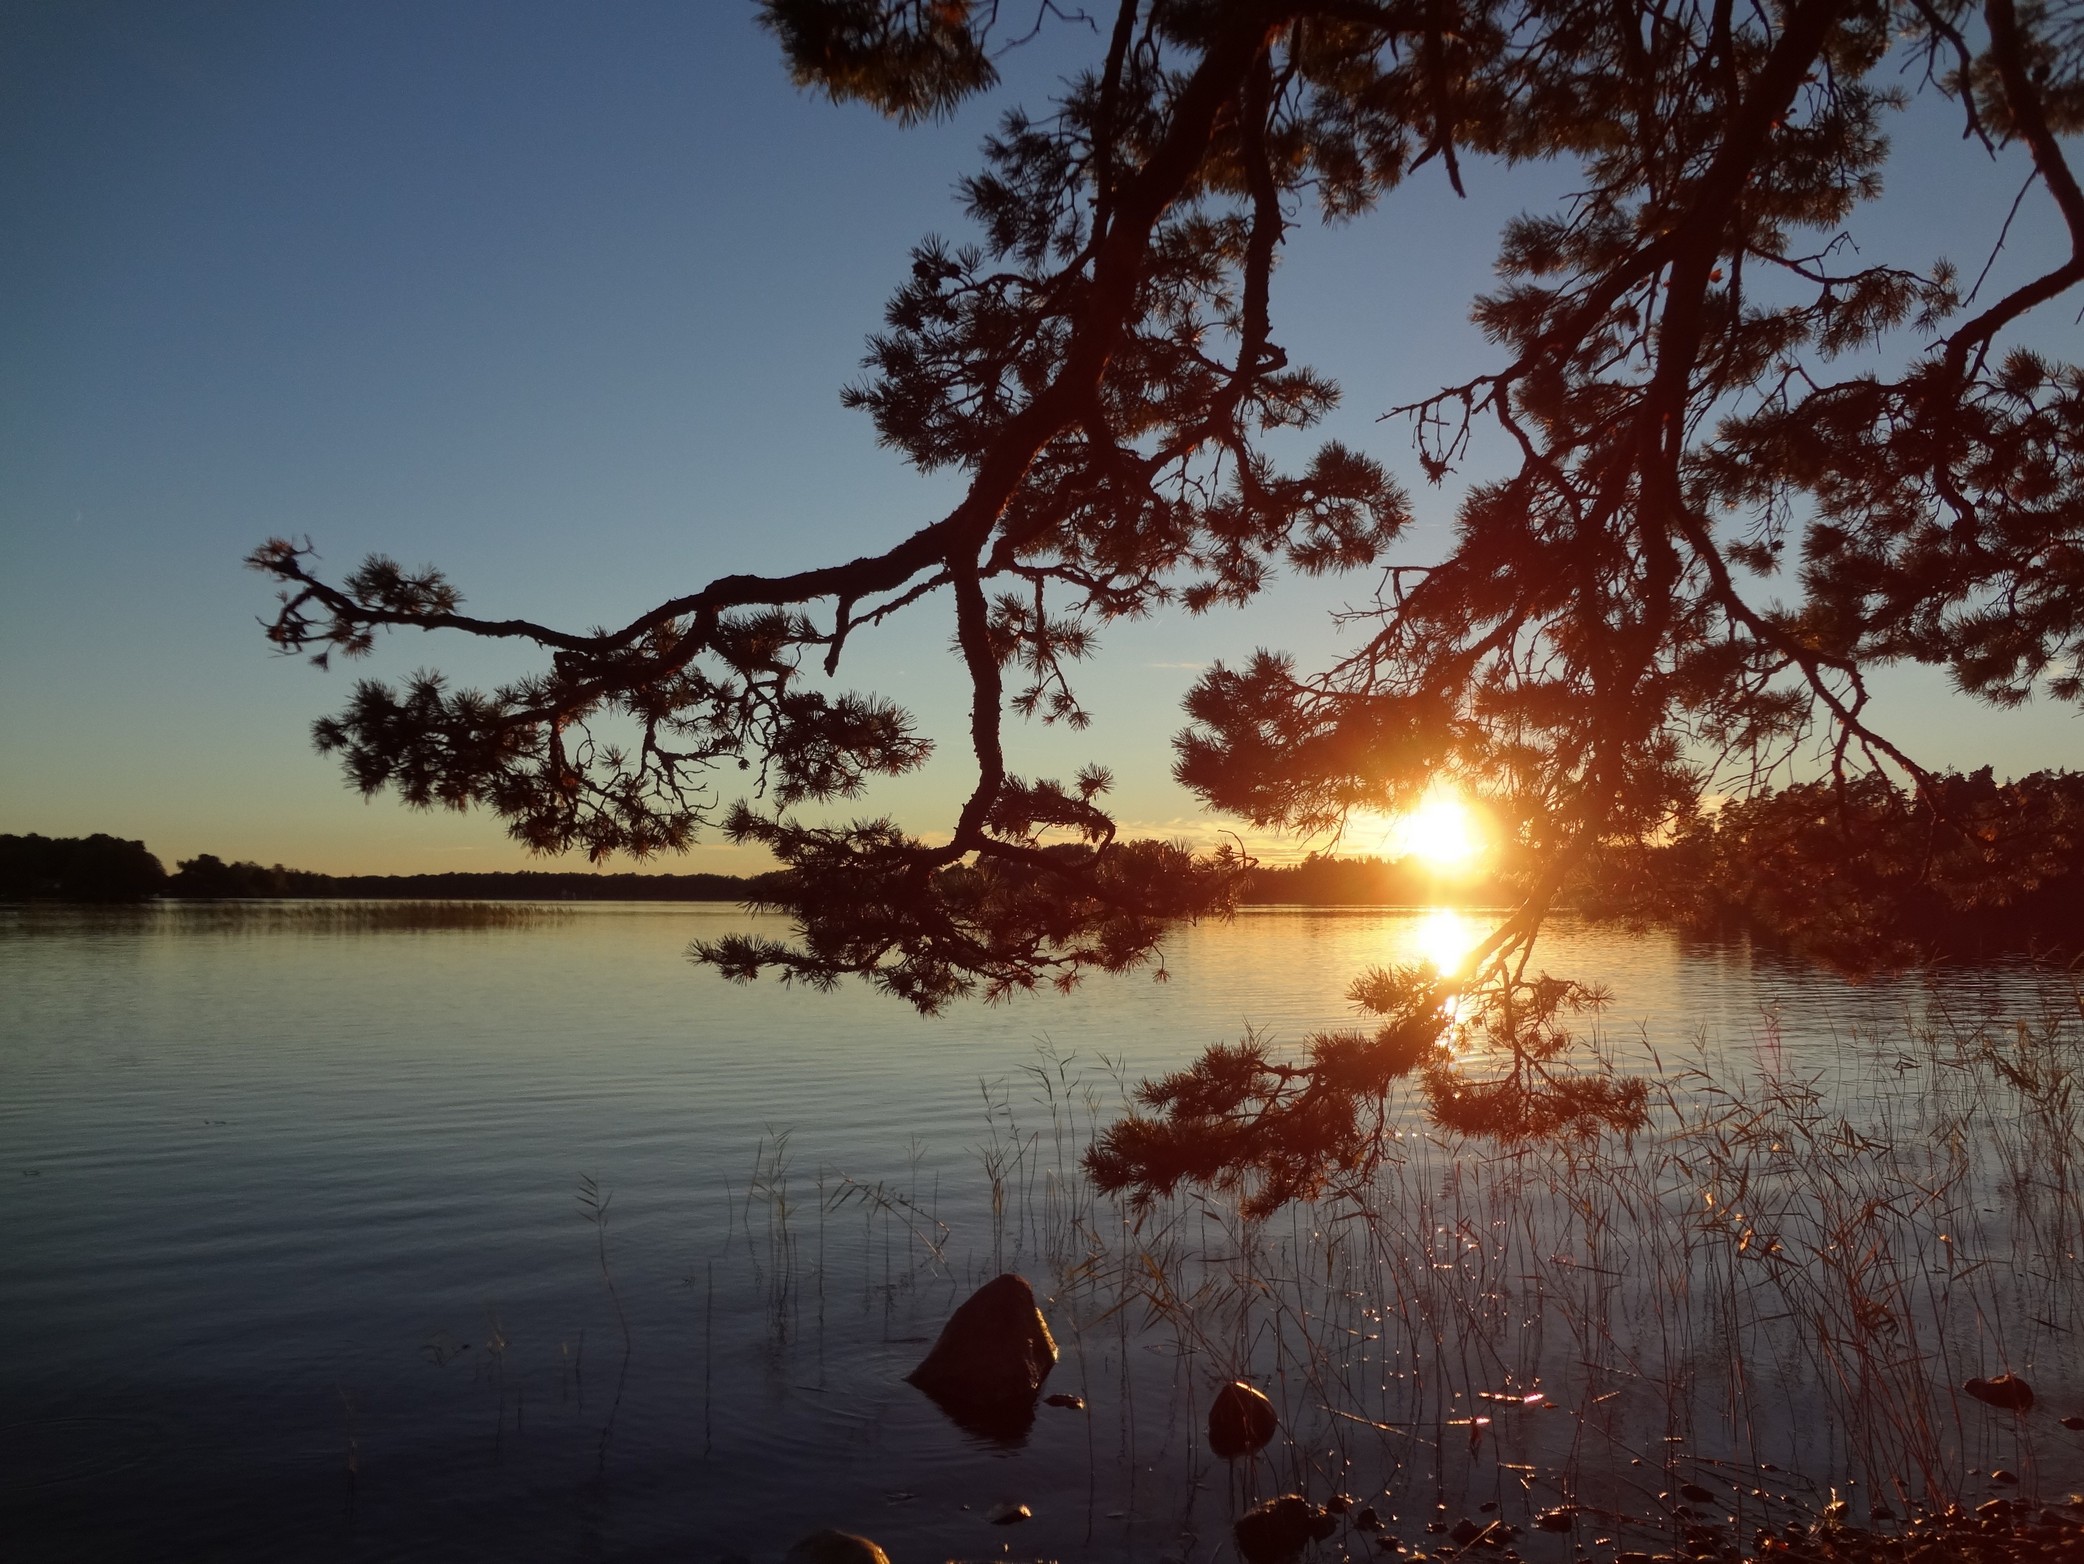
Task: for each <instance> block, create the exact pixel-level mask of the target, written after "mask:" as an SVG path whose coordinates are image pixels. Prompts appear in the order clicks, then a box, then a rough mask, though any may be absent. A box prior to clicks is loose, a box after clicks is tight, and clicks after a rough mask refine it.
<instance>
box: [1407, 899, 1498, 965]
mask: <svg viewBox="0 0 2084 1564" xmlns="http://www.w3.org/2000/svg"><path fill="white" fill-rule="evenodd" d="M1489 932H1490V927H1489V925H1488V924H1487V923H1485V922H1484V921H1483V920H1481V919H1478V918H1472V917H1470V916H1469V914H1468V913H1466V912H1457V911H1455V910H1454V909H1453V908H1452V907H1435V908H1434V909H1433V910H1432V911H1431V912H1429V913H1427V914H1426V915H1425V916H1424V917H1423V918H1421V919H1420V920H1419V921H1418V923H1417V924H1416V925H1415V926H1413V928H1412V930H1411V933H1410V936H1409V939H1410V943H1409V945H1408V946H1407V947H1406V949H1407V951H1408V952H1409V955H1411V956H1415V957H1417V958H1418V959H1419V960H1420V961H1423V962H1425V963H1427V964H1428V965H1430V966H1431V967H1432V969H1433V970H1434V971H1435V972H1438V973H1441V974H1443V975H1445V976H1449V977H1452V976H1456V975H1458V974H1459V973H1460V971H1461V968H1462V965H1463V963H1464V962H1466V961H1467V960H1468V958H1469V953H1470V952H1471V951H1473V950H1474V949H1476V947H1477V946H1478V945H1479V944H1480V943H1482V940H1483V937H1484V935H1486V934H1488V933H1489Z"/></svg>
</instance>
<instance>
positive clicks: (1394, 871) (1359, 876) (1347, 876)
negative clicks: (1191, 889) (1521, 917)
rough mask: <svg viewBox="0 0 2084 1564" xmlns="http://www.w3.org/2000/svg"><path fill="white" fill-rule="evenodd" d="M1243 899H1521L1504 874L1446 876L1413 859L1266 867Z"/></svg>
mask: <svg viewBox="0 0 2084 1564" xmlns="http://www.w3.org/2000/svg"><path fill="white" fill-rule="evenodd" d="M1239 900H1241V901H1243V902H1246V903H1248V904H1251V905H1255V906H1284V905H1285V906H1306V907H1368V906H1376V907H1420V906H1425V907H1438V906H1456V907H1506V906H1510V905H1511V904H1512V903H1514V902H1516V901H1518V900H1519V892H1518V890H1517V888H1516V887H1515V886H1514V884H1513V883H1512V882H1511V881H1510V880H1509V879H1507V878H1506V877H1505V876H1503V875H1482V876H1478V877H1475V878H1471V877H1468V876H1452V877H1450V876H1445V875H1440V874H1436V873H1434V872H1433V871H1431V870H1430V869H1428V868H1426V867H1425V865H1423V864H1422V863H1420V862H1419V861H1417V860H1416V859H1411V858H1333V857H1328V856H1327V857H1320V856H1318V855H1317V854H1316V853H1312V854H1310V856H1309V857H1307V858H1305V859H1304V860H1303V861H1302V862H1301V863H1294V864H1282V865H1278V866H1276V865H1268V864H1261V865H1259V866H1258V867H1257V868H1254V869H1252V870H1251V871H1249V872H1248V873H1247V874H1246V876H1245V881H1244V889H1243V891H1242V892H1241V894H1240V896H1239Z"/></svg>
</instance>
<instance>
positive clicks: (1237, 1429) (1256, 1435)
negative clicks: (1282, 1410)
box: [1208, 1379, 1281, 1461]
mask: <svg viewBox="0 0 2084 1564" xmlns="http://www.w3.org/2000/svg"><path fill="white" fill-rule="evenodd" d="M1280 1426H1281V1420H1280V1418H1279V1417H1277V1416H1276V1415H1275V1414H1274V1404H1273V1403H1272V1402H1271V1401H1269V1400H1267V1399H1266V1397H1265V1396H1263V1395H1261V1394H1260V1393H1259V1392H1258V1391H1256V1390H1254V1389H1253V1388H1252V1387H1251V1386H1250V1385H1248V1384H1246V1383H1245V1382H1244V1381H1243V1380H1241V1379H1234V1380H1232V1381H1231V1382H1230V1383H1229V1384H1227V1385H1225V1386H1224V1387H1223V1388H1222V1389H1221V1390H1219V1391H1217V1392H1216V1399H1215V1400H1214V1401H1212V1402H1211V1403H1209V1409H1208V1447H1209V1449H1211V1450H1213V1451H1214V1452H1215V1453H1216V1454H1217V1455H1219V1456H1221V1457H1222V1458H1223V1459H1224V1460H1226V1461H1235V1460H1236V1459H1237V1458H1238V1457H1239V1456H1245V1455H1251V1454H1253V1453H1254V1452H1255V1451H1259V1450H1264V1449H1265V1448H1266V1442H1267V1441H1268V1440H1269V1439H1271V1438H1273V1436H1274V1430H1275V1429H1277V1428H1279V1427H1280Z"/></svg>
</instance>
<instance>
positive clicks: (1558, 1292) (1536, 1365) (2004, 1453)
mask: <svg viewBox="0 0 2084 1564" xmlns="http://www.w3.org/2000/svg"><path fill="white" fill-rule="evenodd" d="M2057 999H2059V1000H2060V1002H2059V1003H2057V1002H2055V1001H2056V1000H2057ZM2080 1047H2084V1005H2080V1003H2079V1001H2078V998H2077V995H2076V993H2075V991H2074V990H2068V991H2064V992H2061V993H2059V994H2056V995H2051V997H2050V1002H2049V1003H2047V1004H2046V1005H2045V1006H2044V1009H2043V1012H2042V1014H2040V1015H2039V1016H2038V1017H2037V1018H2035V1019H2033V1020H2029V1021H2015V1022H2012V1023H2010V1024H2008V1025H2005V1026H2001V1027H1995V1028H1983V1027H1963V1026H1957V1025H1955V1024H1953V1023H1951V1022H1950V1021H1949V1020H1947V1018H1945V1017H1943V1016H1941V1017H1937V1018H1935V1019H1934V1020H1932V1021H1931V1022H1930V1023H1928V1024H1917V1025H1909V1024H1906V1027H1905V1030H1904V1031H1903V1033H1902V1034H1901V1035H1900V1036H1899V1037H1893V1038H1886V1039H1885V1038H1879V1037H1870V1038H1852V1039H1846V1040H1845V1041H1844V1043H1843V1044H1842V1046H1841V1047H1840V1048H1839V1049H1838V1050H1837V1051H1836V1054H1835V1057H1833V1058H1831V1059H1829V1060H1827V1061H1819V1062H1817V1063H1815V1064H1814V1065H1813V1066H1812V1068H1811V1069H1810V1071H1809V1073H1806V1074H1804V1073H1796V1072H1792V1071H1790V1070H1788V1069H1786V1068H1785V1067H1784V1066H1782V1067H1779V1068H1776V1067H1775V1062H1776V1061H1777V1060H1779V1058H1780V1055H1779V1053H1778V1051H1777V1050H1774V1049H1761V1050H1760V1052H1759V1063H1758V1066H1757V1068H1755V1069H1754V1070H1752V1071H1750V1072H1749V1073H1748V1074H1744V1075H1741V1076H1733V1074H1732V1065H1731V1056H1729V1055H1722V1056H1719V1057H1718V1056H1716V1055H1714V1054H1711V1053H1710V1052H1709V1051H1707V1050H1706V1049H1705V1048H1702V1049H1700V1050H1698V1051H1697V1052H1696V1053H1695V1055H1694V1056H1693V1057H1692V1058H1690V1059H1688V1060H1685V1061H1683V1062H1672V1061H1659V1060H1656V1059H1655V1057H1654V1055H1650V1054H1649V1052H1648V1050H1647V1048H1646V1049H1644V1050H1643V1052H1644V1054H1645V1058H1644V1059H1643V1063H1645V1064H1646V1065H1651V1066H1662V1068H1659V1069H1658V1070H1657V1073H1656V1075H1655V1080H1656V1083H1657V1091H1656V1106H1655V1113H1654V1115H1653V1120H1652V1124H1651V1126H1650V1128H1649V1129H1648V1131H1647V1132H1645V1133H1643V1134H1640V1135H1638V1136H1637V1137H1635V1138H1634V1139H1633V1141H1632V1142H1622V1141H1617V1140H1612V1139H1608V1140H1601V1141H1596V1142H1592V1141H1564V1142H1558V1143H1550V1144H1539V1145H1526V1146H1515V1147H1509V1148H1500V1147H1497V1146H1494V1145H1486V1144H1483V1143H1480V1142H1475V1141H1470V1140H1466V1139H1460V1138H1455V1137H1450V1136H1446V1135H1443V1134H1441V1133H1440V1132H1438V1131H1435V1130H1432V1129H1429V1128H1427V1127H1425V1126H1423V1125H1422V1124H1421V1123H1420V1122H1418V1121H1417V1120H1416V1119H1415V1117H1410V1116H1405V1117H1403V1118H1402V1119H1400V1120H1398V1121H1396V1122H1397V1124H1398V1127H1397V1129H1396V1130H1395V1136H1396V1139H1395V1142H1394V1149H1393V1154H1392V1156H1391V1158H1390V1159H1389V1161H1388V1163H1387V1165H1386V1166H1384V1167H1383V1168H1382V1169H1381V1171H1380V1172H1379V1174H1378V1175H1377V1176H1375V1177H1373V1178H1372V1179H1370V1180H1368V1181H1367V1182H1365V1183H1360V1184H1355V1185H1353V1186H1352V1187H1348V1188H1345V1189H1340V1190H1337V1191H1335V1192H1332V1193H1331V1194H1329V1195H1328V1196H1327V1197H1326V1198H1324V1199H1321V1200H1319V1201H1317V1202H1315V1203H1313V1204H1310V1205H1300V1206H1293V1207H1291V1208H1289V1209H1288V1210H1287V1211H1285V1212H1283V1213H1281V1214H1280V1215H1278V1216H1276V1217H1274V1218H1273V1219H1271V1220H1268V1221H1263V1222H1250V1221H1246V1220H1244V1219H1243V1218H1242V1217H1241V1216H1240V1215H1239V1214H1238V1210H1237V1206H1236V1203H1235V1202H1234V1201H1225V1200H1220V1199H1217V1198H1213V1197H1210V1196H1207V1195H1198V1196H1193V1197H1189V1198H1182V1199H1176V1200H1172V1201H1169V1202H1164V1203H1161V1204H1159V1205H1158V1206H1157V1207H1155V1208H1154V1209H1152V1210H1151V1211H1149V1212H1148V1213H1146V1214H1144V1215H1142V1216H1141V1217H1137V1216H1134V1215H1132V1214H1130V1213H1129V1212H1127V1211H1125V1210H1123V1209H1121V1208H1119V1207H1115V1206H1112V1205H1110V1204H1108V1203H1105V1202H1100V1201H1097V1200H1094V1199H1093V1198H1092V1197H1091V1196H1090V1195H1085V1196H1082V1197H1081V1196H1080V1195H1078V1194H1077V1193H1076V1186H1073V1185H1070V1184H1068V1183H1067V1184H1066V1185H1064V1186H1062V1188H1061V1189H1057V1188H1052V1189H1051V1191H1050V1192H1049V1195H1048V1198H1047V1199H1046V1200H1045V1203H1044V1211H1045V1214H1046V1217H1047V1222H1046V1224H1045V1225H1046V1237H1045V1238H1044V1239H1043V1241H1042V1242H1041V1243H1040V1244H1039V1245H1037V1246H1036V1247H1034V1248H1033V1249H1031V1250H1030V1253H1029V1255H1028V1256H1027V1257H1025V1258H1027V1260H1028V1263H1034V1262H1036V1261H1041V1262H1044V1263H1045V1264H1046V1265H1047V1267H1048V1270H1049V1273H1050V1276H1051V1282H1052V1290H1053V1292H1054V1294H1055V1307H1056V1309H1057V1310H1058V1311H1059V1312H1060V1313H1068V1314H1069V1315H1070V1316H1071V1317H1072V1319H1073V1321H1074V1331H1075V1332H1076V1333H1078V1334H1081V1335H1082V1334H1083V1333H1084V1332H1086V1331H1089V1330H1090V1329H1092V1328H1093V1327H1094V1326H1095V1325H1097V1324H1099V1323H1101V1322H1104V1321H1107V1320H1110V1319H1120V1318H1122V1317H1124V1316H1125V1315H1130V1314H1133V1315H1134V1316H1135V1319H1136V1326H1137V1329H1139V1330H1140V1331H1141V1332H1143V1333H1145V1335H1146V1336H1147V1337H1156V1338H1162V1339H1163V1340H1164V1341H1165V1342H1166V1344H1167V1347H1168V1350H1169V1351H1170V1352H1172V1353H1173V1354H1175V1355H1176V1357H1177V1360H1178V1362H1179V1363H1180V1365H1181V1366H1182V1369H1183V1371H1184V1372H1185V1373H1186V1375H1187V1377H1188V1378H1189V1379H1190V1380H1191V1381H1193V1382H1195V1384H1196V1385H1197V1386H1198V1388H1199V1389H1200V1390H1202V1391H1203V1392H1205V1391H1206V1390H1208V1389H1211V1388H1213V1387H1214V1386H1215V1385H1216V1384H1219V1383H1220V1382H1221V1381H1223V1380H1225V1379H1228V1378H1231V1377H1238V1376H1242V1377H1248V1378H1251V1379H1253V1380H1255V1381H1256V1382H1257V1383H1259V1384H1260V1385H1261V1386H1262V1387H1264V1388H1265V1389H1267V1391H1268V1392H1269V1394H1271V1395H1272V1396H1273V1397H1274V1399H1275V1401H1276V1403H1277V1404H1278V1405H1279V1406H1280V1408H1281V1411H1282V1417H1283V1426H1284V1428H1285V1429H1286V1431H1287V1433H1288V1435H1289V1438H1288V1440H1287V1442H1286V1443H1285V1444H1284V1445H1282V1446H1281V1447H1279V1451H1278V1453H1275V1452H1269V1457H1270V1464H1269V1466H1268V1468H1267V1470H1265V1471H1264V1472H1263V1473H1262V1474H1260V1486H1261V1487H1268V1486H1270V1487H1271V1488H1272V1489H1273V1490H1278V1489H1279V1488H1280V1487H1284V1486H1286V1487H1298V1488H1301V1489H1304V1490H1305V1491H1314V1492H1316V1493H1317V1494H1319V1495H1320V1496H1321V1495H1323V1494H1325V1493H1326V1492H1329V1491H1333V1490H1336V1489H1340V1488H1344V1487H1347V1486H1349V1485H1354V1484H1356V1483H1357V1484H1358V1485H1359V1486H1361V1487H1366V1488H1369V1489H1380V1490H1381V1491H1383V1492H1384V1493H1385V1494H1386V1495H1387V1496H1388V1497H1389V1498H1390V1499H1391V1500H1392V1501H1396V1500H1398V1499H1401V1500H1402V1501H1403V1502H1404V1503H1406V1504H1407V1505H1408V1506H1411V1507H1415V1509H1416V1510H1418V1511H1422V1512H1430V1511H1431V1510H1432V1509H1433V1508H1435V1507H1437V1506H1440V1505H1443V1504H1447V1505H1450V1506H1451V1505H1452V1504H1455V1503H1467V1502H1468V1501H1469V1500H1470V1498H1471V1497H1472V1495H1474V1494H1475V1493H1476V1492H1477V1491H1478V1490H1482V1491H1484V1492H1485V1493H1487V1494H1488V1495H1489V1497H1490V1498H1492V1499H1494V1500H1500V1501H1503V1508H1505V1509H1506V1510H1511V1509H1514V1508H1518V1509H1521V1510H1525V1511H1529V1512H1531V1511H1533V1510H1536V1509H1540V1508H1544V1507H1556V1506H1560V1507H1564V1511H1565V1518H1568V1517H1569V1516H1570V1515H1571V1514H1575V1515H1576V1516H1577V1517H1578V1519H1579V1521H1580V1523H1581V1524H1582V1525H1584V1526H1589V1527H1592V1528H1594V1529H1598V1528H1606V1529H1609V1530H1610V1529H1612V1528H1613V1527H1615V1526H1624V1527H1638V1528H1639V1527H1646V1526H1647V1527H1652V1528H1657V1527H1663V1528H1666V1529H1670V1530H1673V1531H1675V1532H1678V1533H1683V1532H1684V1531H1685V1530H1686V1528H1689V1527H1692V1528H1700V1527H1704V1526H1705V1527H1715V1526H1721V1527H1725V1528H1726V1527H1727V1526H1728V1525H1730V1524H1734V1525H1735V1526H1736V1527H1737V1528H1738V1530H1739V1531H1740V1532H1742V1534H1743V1535H1745V1536H1746V1537H1748V1536H1749V1535H1750V1532H1749V1530H1748V1528H1750V1527H1752V1526H1755V1525H1775V1524H1780V1523H1782V1522H1783V1521H1785V1520H1786V1519H1787V1518H1788V1516H1789V1514H1790V1513H1791V1512H1801V1513H1807V1514H1812V1515H1813V1514H1815V1513H1817V1512H1819V1511H1820V1510H1822V1509H1823V1508H1824V1507H1825V1506H1826V1505H1827V1504H1828V1503H1829V1500H1830V1490H1831V1489H1833V1488H1836V1489H1839V1490H1841V1491H1842V1492H1843V1493H1844V1494H1846V1495H1849V1496H1852V1497H1853V1502H1852V1503H1851V1504H1850V1505H1849V1506H1848V1508H1849V1509H1850V1510H1852V1511H1853V1512H1855V1513H1857V1515H1858V1516H1859V1518H1861V1519H1865V1518H1866V1514H1867V1513H1869V1512H1876V1513H1880V1514H1883V1515H1887V1514H1890V1513H1894V1514H1901V1513H1903V1512H1905V1511H1906V1510H1907V1509H1908V1508H1909V1507H1911V1506H1914V1505H1927V1506H1939V1505H1944V1504H1946V1503H1949V1502H1954V1501H1957V1500H1961V1499H1971V1500H1972V1499H1975V1498H1978V1497H1982V1496H1984V1494H1985V1493H1986V1492H1987V1487H1986V1482H1987V1475H1988V1473H1989V1472H1990V1471H1991V1470H1992V1469H1993V1468H1994V1467H1999V1466H2001V1467H2004V1468H2007V1469H2009V1470H2011V1471H2013V1472H2015V1473H2017V1474H2018V1475H2019V1476H2020V1478H2021V1484H2022V1486H2021V1488H2020V1489H2019V1492H2020V1494H2021V1495H2022V1496H2024V1497H2028V1498H2033V1497H2036V1496H2037V1495H2038V1494H2039V1493H2041V1492H2043V1491H2047V1492H2053V1491H2054V1490H2056V1489H2058V1488H2061V1487H2064V1486H2067V1485H2068V1484H2070V1483H2072V1482H2074V1481H2076V1480H2077V1479H2078V1477H2079V1475H2080V1473H2084V1460H2080V1451H2084V1435H2079V1434H2075V1433H2072V1432H2070V1431H2068V1430H2065V1429H2063V1428H2062V1427H2061V1426H2060V1424H2059V1422H2058V1421H2057V1419H2058V1418H2059V1417H2060V1416H2061V1415H2063V1414H2076V1413H2084V1373H2080V1368H2084V1359H2080V1352H2079V1346H2078V1343H2079V1340H2080V1337H2084V1315H2080V1303H2084V1266H2080V1263H2079V1259H2078V1252H2079V1248H2080V1237H2084V1201H2080V1189H2079V1183H2078V1178H2077V1167H2078V1153H2079V1149H2080V1148H2079V1124H2078V1103H2077V1096H2076V1068H2077V1064H2078V1060H2079V1050H2080ZM1624 1062H1625V1061H1624ZM1038 1073H1039V1072H1038ZM1056 1104H1057V1097H1056V1095H1055V1089H1054V1086H1053V1084H1052V1086H1051V1088H1050V1090H1049V1091H1048V1092H1046V1093H1044V1094H1043V1095H1042V1098H1041V1105H1042V1106H1043V1107H1044V1109H1045V1111H1046V1112H1048V1113H1049V1115H1050V1119H1051V1123H1052V1127H1053V1128H1054V1127H1055V1126H1056V1125H1057V1124H1058V1121H1059V1119H1060V1115H1059V1113H1058V1111H1057V1106H1056ZM1086 1133H1088V1134H1089V1130H1088V1131H1087V1132H1086ZM1005 1138H1006V1139H1010V1138H1011V1130H1010V1128H1009V1130H1008V1131H1007V1132H1006V1134H1005ZM1070 1150H1071V1148H1069V1147H1066V1148H1064V1153H1063V1154H1065V1155H1067V1156H1068V1155H1069V1153H1070ZM1016 1258H1022V1257H1018V1256H1016ZM2006 1370H2008V1371H2012V1372H2016V1373H2019V1374H2022V1375H2024V1376H2025V1377H2027V1378H2028V1379H2029V1381H2030V1382H2034V1383H2037V1384H2038V1385H2039V1386H2040V1388H2041V1394H2042V1398H2043V1404H2042V1406H2041V1407H2039V1408H2038V1409H2036V1411H2035V1412H2034V1413H2032V1414H2030V1415H2027V1416H2024V1417H2020V1416H2016V1415H2014V1414H2011V1413H2008V1412H2000V1411H1996V1410H1993V1409H1991V1408H1989V1407H1986V1406H1984V1405H1982V1404H1981V1403H1979V1402H1977V1401H1975V1400H1973V1399H1972V1398H1969V1397H1968V1396H1966V1395H1965V1394H1964V1393H1963V1392H1962V1390H1961V1388H1960V1387H1961V1386H1962V1385H1963V1384H1964V1382H1965V1381H1966V1380H1968V1379H1969V1378H1971V1377H1975V1376H1989V1375H1993V1374H1996V1373H1998V1372H2000V1371H2006ZM1796 1474H1799V1475H1796ZM1682 1483H1683V1484H1690V1485H1691V1491H1692V1492H1693V1493H1694V1494H1695V1495H1696V1497H1694V1498H1691V1499H1687V1498H1683V1497H1675V1494H1676V1491H1677V1490H1678V1488H1679V1487H1680V1485H1681V1484H1682ZM1702 1492H1706V1493H1708V1494H1710V1495H1712V1498H1708V1499H1703V1498H1700V1497H1698V1495H1700V1494H1701V1493H1702Z"/></svg>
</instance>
